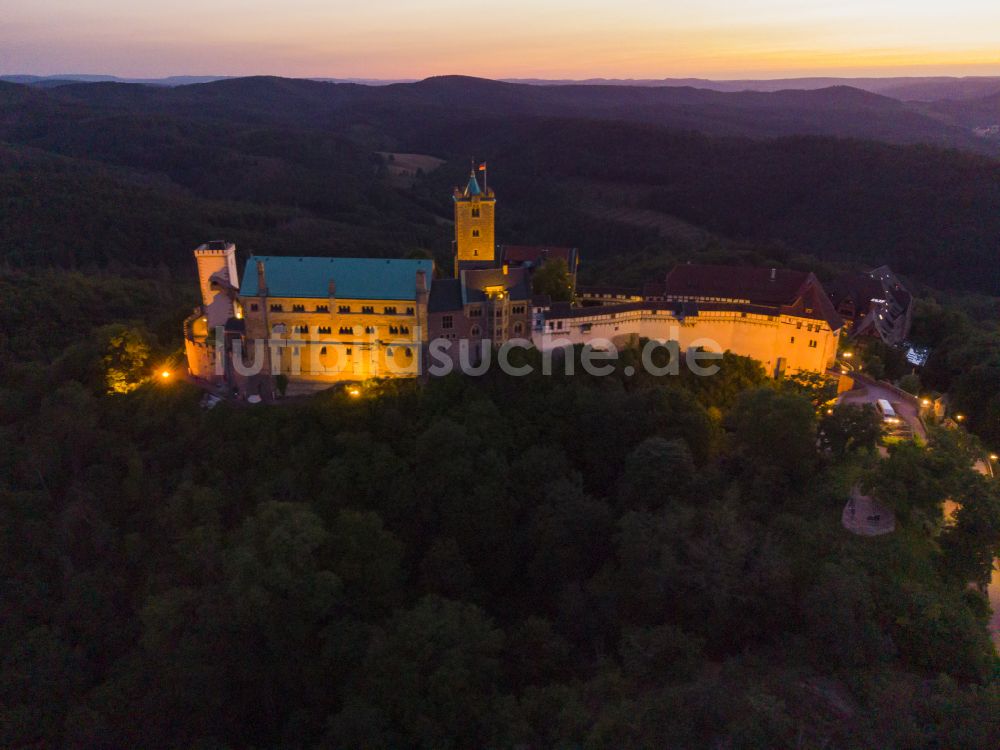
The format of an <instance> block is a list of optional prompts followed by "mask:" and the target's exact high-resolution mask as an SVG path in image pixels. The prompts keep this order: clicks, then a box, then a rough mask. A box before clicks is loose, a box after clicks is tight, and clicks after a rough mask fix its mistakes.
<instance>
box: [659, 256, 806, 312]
mask: <svg viewBox="0 0 1000 750" xmlns="http://www.w3.org/2000/svg"><path fill="white" fill-rule="evenodd" d="M809 276H810V274H809V273H807V272H805V271H792V270H790V269H787V268H773V269H772V268H754V267H752V266H710V265H695V264H688V265H679V266H675V267H674V269H673V270H672V271H671V272H670V273H668V274H667V280H666V286H665V294H666V295H668V296H699V297H724V298H726V299H748V300H750V301H752V302H756V303H760V304H773V305H781V304H789V303H791V302H793V301H794V300H795V298H796V297H797V296H798V294H799V290H800V289H801V288H802V286H803V285H804V284H805V283H806V281H807V279H808V278H809Z"/></svg>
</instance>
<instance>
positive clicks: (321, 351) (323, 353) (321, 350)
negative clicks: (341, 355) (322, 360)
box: [319, 346, 326, 357]
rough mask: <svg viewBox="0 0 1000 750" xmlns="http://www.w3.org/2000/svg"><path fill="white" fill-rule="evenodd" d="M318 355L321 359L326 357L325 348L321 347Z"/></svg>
mask: <svg viewBox="0 0 1000 750" xmlns="http://www.w3.org/2000/svg"><path fill="white" fill-rule="evenodd" d="M319 354H320V356H321V357H325V356H326V347H325V346H324V347H322V348H321V349H320V350H319Z"/></svg>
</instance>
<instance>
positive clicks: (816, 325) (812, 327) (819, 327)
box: [795, 320, 823, 333]
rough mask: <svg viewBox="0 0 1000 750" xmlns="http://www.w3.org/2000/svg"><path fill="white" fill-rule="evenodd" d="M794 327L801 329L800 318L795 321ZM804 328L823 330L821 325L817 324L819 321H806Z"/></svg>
mask: <svg viewBox="0 0 1000 750" xmlns="http://www.w3.org/2000/svg"><path fill="white" fill-rule="evenodd" d="M795 327H796V328H797V329H799V330H801V329H802V321H801V320H800V321H799V322H798V323H796V324H795ZM806 330H807V331H816V332H817V333H818V332H819V331H822V330H823V326H822V325H821V324H819V323H808V324H806Z"/></svg>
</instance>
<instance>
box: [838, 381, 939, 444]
mask: <svg viewBox="0 0 1000 750" xmlns="http://www.w3.org/2000/svg"><path fill="white" fill-rule="evenodd" d="M855 382H856V383H858V384H859V385H860V386H861V387H860V388H855V389H854V390H853V391H847V392H846V393H842V394H841V395H840V403H842V404H874V403H875V402H876V401H878V400H879V399H880V398H884V399H885V400H886V401H888V402H889V403H890V404H892V408H893V409H895V410H896V414H898V415H899V417H900V419H902V420H903V421H905V422H906V423H907V424H908V425H909V426H910V428H911V429H912V430H913V434H914V435H915V436H916V437H918V438H920V439H921V440H923V441H924V442H925V443H926V442H927V430H926V429H925V428H924V423H923V422H922V421H921V420H920V415H919V414H918V413H917V405H916V404H914V403H913V402H912V401H909V400H907V399H902V398H900V397H899V394H897V393H896V392H895V391H894V390H892V389H891V388H887V387H885V386H882V385H879V384H878V383H875V382H871V381H867V380H860V379H858V380H856V381H855Z"/></svg>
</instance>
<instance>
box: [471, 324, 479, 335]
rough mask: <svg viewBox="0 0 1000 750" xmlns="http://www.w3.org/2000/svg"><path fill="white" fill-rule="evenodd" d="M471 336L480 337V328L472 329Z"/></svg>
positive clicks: (473, 327)
mask: <svg viewBox="0 0 1000 750" xmlns="http://www.w3.org/2000/svg"><path fill="white" fill-rule="evenodd" d="M469 335H470V336H478V335H479V326H472V329H471V330H470V331H469Z"/></svg>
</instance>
